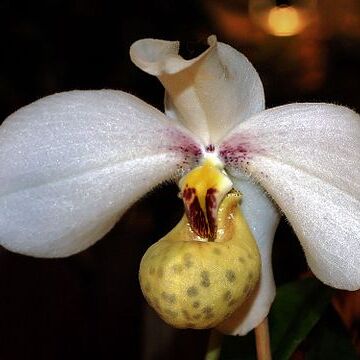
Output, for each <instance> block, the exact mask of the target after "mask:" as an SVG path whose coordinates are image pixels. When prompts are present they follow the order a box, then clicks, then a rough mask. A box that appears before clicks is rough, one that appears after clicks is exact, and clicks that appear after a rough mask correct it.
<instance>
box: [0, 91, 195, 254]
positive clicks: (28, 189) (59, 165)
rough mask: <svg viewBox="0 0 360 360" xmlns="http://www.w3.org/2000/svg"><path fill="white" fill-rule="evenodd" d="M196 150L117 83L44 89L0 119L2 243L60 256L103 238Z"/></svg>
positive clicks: (28, 251)
mask: <svg viewBox="0 0 360 360" xmlns="http://www.w3.org/2000/svg"><path fill="white" fill-rule="evenodd" d="M182 148H187V149H188V153H189V155H190V158H191V157H194V156H196V151H197V145H196V144H195V143H194V142H193V140H192V139H191V137H190V136H188V135H187V133H186V131H181V130H179V129H178V128H175V127H174V126H172V125H171V124H170V123H169V121H168V119H166V118H165V116H164V115H163V114H162V113H160V112H159V111H157V110H156V109H154V108H152V107H151V106H149V105H147V104H145V103H144V102H142V101H141V100H139V99H137V98H135V97H133V96H131V95H128V94H126V93H123V92H120V91H109V90H102V91H73V92H68V93H60V94H56V95H53V96H49V97H46V98H44V99H42V100H39V101H37V102H35V103H33V104H30V105H29V106H26V107H24V108H22V109H20V110H19V111H17V112H15V113H14V114H13V115H11V116H10V117H9V118H8V119H7V120H6V121H5V122H4V123H3V125H2V126H1V128H0V244H1V245H3V246H4V247H6V248H8V249H10V250H13V251H16V252H20V253H24V254H29V255H34V256H44V257H59V256H67V255H70V254H73V253H76V252H78V251H81V250H83V249H85V248H86V247H88V246H90V245H91V244H93V243H94V242H95V241H96V240H98V239H99V238H101V237H102V236H103V235H104V234H105V233H106V232H107V231H109V230H110V228H111V227H112V226H113V225H114V224H115V222H116V221H117V220H118V219H119V217H120V216H121V214H122V213H123V212H124V211H125V210H126V209H127V208H128V207H129V206H130V205H131V204H132V203H133V202H134V201H136V200H137V199H139V198H140V197H141V196H142V195H143V194H144V193H145V192H147V191H149V190H150V189H151V188H152V187H154V186H156V185H157V184H159V183H160V182H162V181H164V180H166V179H169V177H171V176H173V175H174V173H175V172H176V171H177V169H178V167H179V166H185V167H186V166H187V163H188V162H189V161H190V158H186V156H185V155H184V154H185V153H184V152H183V151H182Z"/></svg>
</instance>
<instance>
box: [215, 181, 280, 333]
mask: <svg viewBox="0 0 360 360" xmlns="http://www.w3.org/2000/svg"><path fill="white" fill-rule="evenodd" d="M232 181H233V184H234V187H235V189H237V190H239V191H240V192H242V194H243V197H242V201H241V209H242V211H243V214H244V215H245V218H246V220H247V222H248V224H249V227H250V229H251V231H252V233H253V235H254V237H255V239H256V241H257V244H258V247H259V250H260V254H261V279H260V282H259V285H258V288H257V289H256V291H255V292H254V293H253V294H252V295H251V297H250V298H249V299H248V300H247V301H246V303H245V304H244V305H242V306H241V307H240V308H239V309H238V310H237V311H236V312H235V314H233V315H232V316H231V317H230V318H229V319H228V320H226V321H225V322H224V323H222V324H221V326H220V328H219V329H220V330H221V331H223V332H225V333H227V334H232V335H246V334H247V333H248V332H249V331H251V330H252V329H254V328H255V327H256V326H257V325H259V324H260V323H261V322H262V321H263V319H264V318H265V317H266V316H267V314H268V313H269V310H270V306H271V304H272V302H273V300H274V297H275V283H274V277H273V271H272V263H271V250H272V244H273V240H274V235H275V231H276V228H277V226H278V224H279V220H280V215H279V212H278V210H277V209H276V207H275V206H274V205H273V203H272V202H271V201H270V200H269V198H268V197H267V196H266V195H265V193H264V191H263V190H262V189H261V188H260V187H259V186H258V185H257V184H254V183H252V182H250V181H249V180H247V179H244V178H242V179H235V178H232Z"/></svg>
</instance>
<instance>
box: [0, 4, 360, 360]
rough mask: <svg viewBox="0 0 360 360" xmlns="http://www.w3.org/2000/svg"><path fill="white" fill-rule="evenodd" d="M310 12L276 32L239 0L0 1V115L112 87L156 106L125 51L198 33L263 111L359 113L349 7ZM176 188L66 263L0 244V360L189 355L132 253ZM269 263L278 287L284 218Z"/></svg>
mask: <svg viewBox="0 0 360 360" xmlns="http://www.w3.org/2000/svg"><path fill="white" fill-rule="evenodd" d="M287 3H294V2H291V1H290V2H289V1H287ZM334 3H341V4H342V6H341V8H340V9H339V7H338V5H336V4H334ZM312 11H315V12H314V13H313V15H314V14H315V15H314V16H315V20H314V21H313V23H312V24H310V25H309V26H308V27H307V28H306V29H305V30H304V31H303V32H301V33H299V34H298V35H296V36H291V37H277V36H272V35H270V34H268V33H267V32H266V31H265V30H264V29H263V28H261V27H259V26H258V25H256V24H255V23H254V21H253V20H252V19H251V18H250V17H249V15H248V3H247V1H224V2H222V1H216V0H213V1H194V0H183V1H171V0H160V1H155V2H154V1H140V0H131V1H100V0H98V1H95V0H89V1H85V0H76V1H60V0H48V1H34V2H27V3H21V2H20V1H11V2H10V1H6V0H5V1H4V0H2V1H1V2H0V46H1V50H2V54H1V57H0V64H1V66H0V113H1V114H0V115H1V119H4V118H5V117H6V116H7V115H9V114H10V113H12V112H13V111H15V110H16V109H18V108H19V107H21V106H24V105H26V104H28V103H30V102H32V101H35V100H37V99H39V98H40V97H43V96H46V95H49V94H52V93H55V92H60V91H67V90H72V89H101V88H112V89H121V90H125V91H128V92H130V93H132V94H135V95H137V96H139V97H141V98H142V99H143V100H145V101H147V102H149V103H151V104H153V105H154V106H156V107H158V108H162V102H163V89H162V87H161V85H160V84H159V83H158V82H157V80H156V79H155V78H152V77H150V76H148V75H146V74H145V73H142V72H141V71H140V70H138V69H137V68H136V67H135V66H134V65H133V64H132V63H131V62H130V58H129V55H128V50H129V46H130V45H131V43H132V42H133V41H135V40H137V39H139V38H144V37H153V38H163V39H168V40H181V41H184V42H183V43H182V47H181V52H182V54H183V55H184V56H185V57H189V58H190V57H193V56H195V55H196V54H198V53H199V50H200V49H203V48H204V44H205V42H206V37H207V36H208V35H210V34H212V33H215V34H217V36H218V39H219V40H220V41H223V42H227V43H229V44H231V45H233V46H234V47H236V48H238V49H239V50H240V51H241V52H243V53H244V54H246V55H247V56H248V57H249V59H250V61H251V62H252V63H253V64H254V65H255V67H256V68H257V70H258V72H259V74H260V77H261V79H262V80H263V83H264V88H265V94H266V99H267V107H272V106H276V105H279V104H284V103H288V102H294V101H297V102H300V101H301V102H302V101H326V102H334V103H337V104H343V105H346V106H349V107H351V108H353V109H355V110H357V111H359V110H360V100H359V93H360V85H359V78H360V31H359V29H360V6H359V2H358V1H356V0H355V1H342V2H331V1H327V0H320V1H319V2H318V7H317V8H316V9H315V10H312ZM176 195H177V188H176V186H175V185H166V186H161V188H160V189H158V190H156V191H153V192H152V193H151V194H149V195H147V196H146V197H145V198H144V199H143V200H141V201H140V202H138V203H137V204H135V205H134V206H133V207H132V208H131V209H130V210H129V211H128V212H127V213H126V215H125V216H124V217H123V218H122V220H121V221H120V222H119V224H118V225H117V226H116V227H115V228H114V229H113V230H112V231H111V232H110V233H109V234H108V235H107V236H106V237H105V238H104V239H103V240H101V241H99V242H98V243H97V244H96V245H94V246H93V247H91V248H90V249H88V250H87V251H84V252H82V253H81V254H78V255H75V256H72V257H70V258H67V259H57V260H43V259H34V258H30V257H25V256H21V255H17V254H12V253H10V252H8V251H6V250H4V249H0V309H1V310H0V311H1V312H0V359H6V360H7V359H59V360H60V359H75V358H77V359H82V358H87V359H93V358H94V359H95V358H96V359H146V360H148V359H149V360H150V359H151V360H152V359H154V360H155V359H168V358H171V359H184V358H186V359H201V358H202V356H203V353H204V351H205V348H206V342H207V337H208V331H205V330H204V331H191V330H173V329H170V328H169V327H168V326H167V325H165V324H163V322H162V321H161V320H159V319H158V318H157V316H156V315H154V313H153V312H152V310H150V309H149V308H148V306H147V305H146V304H145V301H144V299H143V297H142V294H141V291H140V287H139V284H138V280H137V271H138V266H139V262H140V259H141V256H142V254H143V253H144V252H145V250H146V248H147V247H148V246H149V245H150V244H152V243H153V242H155V241H156V240H158V239H159V238H160V237H161V236H162V235H164V234H165V233H166V232H167V231H169V230H170V229H171V227H172V226H173V225H174V224H175V223H176V222H177V221H178V219H179V218H180V216H181V214H182V208H181V204H180V202H179V200H178V198H177V196H176ZM290 265H291V266H290ZM274 268H275V275H276V279H277V283H278V284H281V283H284V282H286V281H289V280H293V279H296V278H297V277H298V276H299V274H301V273H303V272H304V271H306V270H307V268H306V263H305V260H304V258H303V256H302V252H301V248H300V246H299V245H298V243H297V241H296V238H295V236H294V235H293V233H292V230H291V229H290V227H289V226H288V225H287V223H286V222H285V221H283V222H282V223H281V225H280V228H279V230H278V232H277V236H276V240H275V247H274Z"/></svg>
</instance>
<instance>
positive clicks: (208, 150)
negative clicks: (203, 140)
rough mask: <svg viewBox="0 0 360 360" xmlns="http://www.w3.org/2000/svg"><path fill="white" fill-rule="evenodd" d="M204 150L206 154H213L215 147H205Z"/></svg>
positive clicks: (212, 145) (211, 145)
mask: <svg viewBox="0 0 360 360" xmlns="http://www.w3.org/2000/svg"><path fill="white" fill-rule="evenodd" d="M205 150H206V152H214V151H215V145H214V144H210V145H207V146H206V148H205Z"/></svg>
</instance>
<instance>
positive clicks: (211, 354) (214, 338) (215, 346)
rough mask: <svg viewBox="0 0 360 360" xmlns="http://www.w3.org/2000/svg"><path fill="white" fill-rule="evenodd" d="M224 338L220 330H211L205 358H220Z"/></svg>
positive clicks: (213, 359) (215, 359) (207, 359)
mask: <svg viewBox="0 0 360 360" xmlns="http://www.w3.org/2000/svg"><path fill="white" fill-rule="evenodd" d="M222 338H223V335H222V334H221V333H220V332H219V331H217V330H216V329H212V330H211V332H210V337H209V342H208V347H207V351H206V355H205V360H218V359H219V358H220V353H221V342H222Z"/></svg>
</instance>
